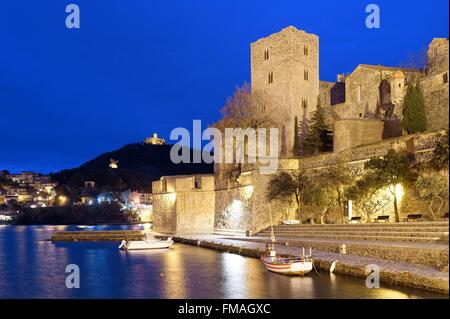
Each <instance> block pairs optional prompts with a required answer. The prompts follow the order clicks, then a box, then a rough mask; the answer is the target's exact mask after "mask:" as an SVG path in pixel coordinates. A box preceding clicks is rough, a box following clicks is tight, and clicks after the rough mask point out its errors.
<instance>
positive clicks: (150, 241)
mask: <svg viewBox="0 0 450 319" xmlns="http://www.w3.org/2000/svg"><path fill="white" fill-rule="evenodd" d="M172 245H173V240H172V238H171V237H169V238H167V239H166V240H162V239H156V238H146V239H145V240H135V241H126V240H122V242H121V243H120V246H119V249H122V250H148V249H164V248H169V247H170V246H172Z"/></svg>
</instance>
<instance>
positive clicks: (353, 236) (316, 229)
mask: <svg viewBox="0 0 450 319" xmlns="http://www.w3.org/2000/svg"><path fill="white" fill-rule="evenodd" d="M273 229H274V232H275V236H277V237H283V238H292V239H308V238H310V239H326V240H336V241H347V240H349V241H388V242H408V243H445V242H447V243H448V235H449V223H448V221H442V222H411V223H392V224H389V223H376V224H344V225H337V224H336V225H277V226H274V227H273ZM257 236H263V237H270V227H269V228H266V229H264V230H263V231H261V232H259V233H258V234H257Z"/></svg>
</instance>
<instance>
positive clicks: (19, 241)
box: [0, 226, 445, 298]
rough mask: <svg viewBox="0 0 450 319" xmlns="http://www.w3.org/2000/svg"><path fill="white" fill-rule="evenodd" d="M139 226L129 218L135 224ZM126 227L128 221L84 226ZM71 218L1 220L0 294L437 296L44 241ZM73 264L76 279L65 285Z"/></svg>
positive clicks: (178, 249) (223, 260)
mask: <svg viewBox="0 0 450 319" xmlns="http://www.w3.org/2000/svg"><path fill="white" fill-rule="evenodd" d="M139 227H141V226H133V228H139ZM111 228H114V229H117V228H120V229H128V228H130V227H127V226H119V227H101V226H100V227H95V228H90V229H111ZM67 229H70V230H75V229H78V228H77V227H76V226H69V227H66V226H0V298H443V297H445V296H443V295H439V294H433V293H428V292H425V291H421V290H413V289H405V288H397V287H394V288H393V287H389V288H388V287H382V288H380V289H367V288H365V284H364V281H363V280H359V279H354V278H350V277H345V276H337V275H330V274H329V273H322V274H320V275H318V274H316V273H313V274H311V275H310V276H308V277H305V278H299V277H285V276H282V275H277V274H272V273H269V272H267V271H266V270H265V269H264V267H263V266H262V264H261V263H260V262H259V260H256V259H251V258H245V257H241V256H238V255H233V254H226V253H218V252H215V251H212V250H207V249H203V248H197V247H192V246H185V245H174V246H173V249H169V250H165V251H163V250H160V251H145V252H128V253H127V252H123V251H119V250H118V249H117V246H118V243H64V244H52V243H51V242H48V241H44V240H45V239H47V238H49V237H50V235H51V233H52V232H54V231H56V230H67ZM68 264H77V265H78V266H79V267H80V272H81V284H80V285H81V287H80V288H79V289H68V288H66V286H65V279H66V276H67V274H66V273H65V268H66V266H67V265H68Z"/></svg>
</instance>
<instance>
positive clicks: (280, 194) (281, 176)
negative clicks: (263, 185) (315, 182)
mask: <svg viewBox="0 0 450 319" xmlns="http://www.w3.org/2000/svg"><path fill="white" fill-rule="evenodd" d="M311 186H312V185H311V181H310V179H309V178H308V176H306V175H305V174H304V173H303V172H302V171H300V170H299V171H296V172H293V173H288V172H280V173H278V174H276V175H275V176H274V177H272V179H271V180H270V181H269V184H268V186H267V194H266V197H267V199H268V200H270V201H273V200H281V201H286V200H291V199H292V197H293V196H294V198H295V201H296V203H297V210H296V219H299V220H300V206H301V200H302V195H303V194H304V192H306V191H308V190H310V189H311V188H312V187H311Z"/></svg>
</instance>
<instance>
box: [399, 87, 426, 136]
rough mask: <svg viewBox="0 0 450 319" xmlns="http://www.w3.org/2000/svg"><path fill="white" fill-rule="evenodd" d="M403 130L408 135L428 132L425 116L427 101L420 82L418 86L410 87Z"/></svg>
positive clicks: (406, 96)
mask: <svg viewBox="0 0 450 319" xmlns="http://www.w3.org/2000/svg"><path fill="white" fill-rule="evenodd" d="M402 124H403V129H404V130H405V131H406V132H408V134H414V133H419V132H424V131H426V130H427V117H426V114H425V99H424V97H423V93H422V88H421V87H420V80H418V81H417V83H416V85H413V84H410V85H408V89H407V91H406V95H405V99H404V102H403V123H402Z"/></svg>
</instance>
